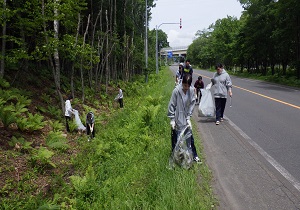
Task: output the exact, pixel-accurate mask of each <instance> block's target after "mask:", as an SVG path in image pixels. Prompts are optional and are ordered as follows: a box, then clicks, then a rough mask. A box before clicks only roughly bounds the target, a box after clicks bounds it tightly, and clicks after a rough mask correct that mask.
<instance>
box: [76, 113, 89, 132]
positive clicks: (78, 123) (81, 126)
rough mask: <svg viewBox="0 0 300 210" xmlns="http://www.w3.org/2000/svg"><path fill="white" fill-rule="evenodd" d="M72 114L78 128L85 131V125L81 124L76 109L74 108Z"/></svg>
mask: <svg viewBox="0 0 300 210" xmlns="http://www.w3.org/2000/svg"><path fill="white" fill-rule="evenodd" d="M74 116H75V122H76V125H77V128H78V130H82V131H85V130H86V127H85V126H84V125H83V124H82V122H81V120H80V117H79V113H78V110H76V109H74Z"/></svg>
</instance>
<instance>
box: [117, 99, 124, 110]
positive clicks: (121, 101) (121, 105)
mask: <svg viewBox="0 0 300 210" xmlns="http://www.w3.org/2000/svg"><path fill="white" fill-rule="evenodd" d="M118 101H119V104H120V108H123V98H119V99H118Z"/></svg>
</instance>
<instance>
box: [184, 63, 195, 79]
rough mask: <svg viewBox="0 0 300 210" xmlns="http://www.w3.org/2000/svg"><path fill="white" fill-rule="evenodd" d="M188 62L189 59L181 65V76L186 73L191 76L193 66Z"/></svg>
mask: <svg viewBox="0 0 300 210" xmlns="http://www.w3.org/2000/svg"><path fill="white" fill-rule="evenodd" d="M190 62H191V61H190V60H189V59H187V60H186V61H185V65H184V66H183V76H184V75H186V74H190V75H191V76H192V78H193V68H192V66H191V64H190Z"/></svg>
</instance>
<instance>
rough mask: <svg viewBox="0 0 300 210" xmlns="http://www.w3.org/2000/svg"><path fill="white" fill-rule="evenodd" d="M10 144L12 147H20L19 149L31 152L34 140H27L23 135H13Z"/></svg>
mask: <svg viewBox="0 0 300 210" xmlns="http://www.w3.org/2000/svg"><path fill="white" fill-rule="evenodd" d="M8 144H9V145H10V146H12V147H19V149H20V150H21V151H24V152H30V151H31V150H32V147H31V144H32V142H28V141H25V139H24V138H22V137H20V138H16V137H15V136H13V137H12V138H11V140H10V141H9V142H8Z"/></svg>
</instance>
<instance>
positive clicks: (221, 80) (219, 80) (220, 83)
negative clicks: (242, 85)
mask: <svg viewBox="0 0 300 210" xmlns="http://www.w3.org/2000/svg"><path fill="white" fill-rule="evenodd" d="M212 83H213V91H214V92H213V93H214V96H215V98H227V92H228V91H229V90H231V88H232V83H231V79H230V76H229V74H228V73H227V72H226V71H225V69H223V70H222V72H221V73H220V74H218V72H215V73H214V75H213V80H212Z"/></svg>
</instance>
